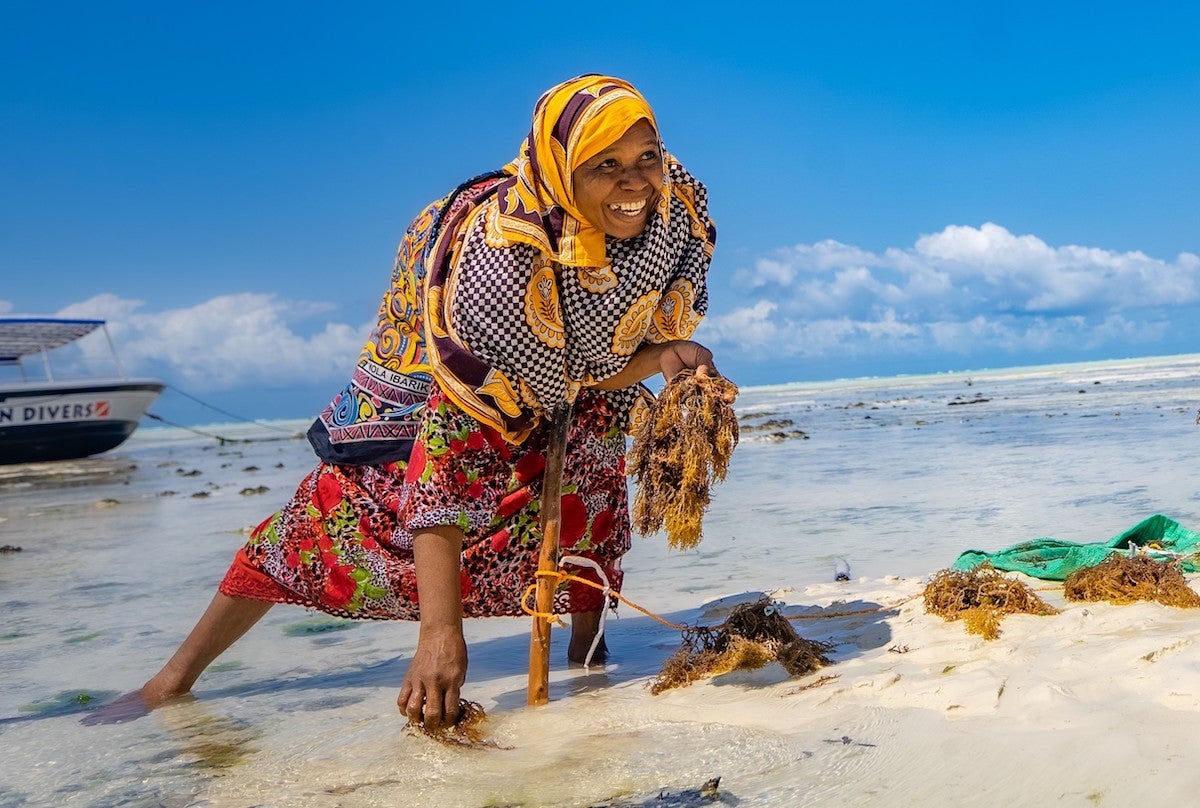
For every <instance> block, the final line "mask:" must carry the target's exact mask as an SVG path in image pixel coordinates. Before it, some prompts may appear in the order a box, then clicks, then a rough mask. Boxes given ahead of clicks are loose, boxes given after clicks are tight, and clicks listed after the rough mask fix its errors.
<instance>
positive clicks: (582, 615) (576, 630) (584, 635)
mask: <svg viewBox="0 0 1200 808" xmlns="http://www.w3.org/2000/svg"><path fill="white" fill-rule="evenodd" d="M599 629H600V612H575V613H574V614H572V615H571V644H570V645H569V646H567V661H568V662H570V663H572V664H573V665H583V664H585V663H586V662H587V655H588V651H590V650H591V649H592V641H593V640H595V639H596V632H597V631H599ZM607 661H608V645H607V644H606V643H605V642H604V637H603V636H602V637H600V642H599V643H597V644H596V651H595V653H593V654H592V660H591V664H592V665H603V664H604V663H605V662H607Z"/></svg>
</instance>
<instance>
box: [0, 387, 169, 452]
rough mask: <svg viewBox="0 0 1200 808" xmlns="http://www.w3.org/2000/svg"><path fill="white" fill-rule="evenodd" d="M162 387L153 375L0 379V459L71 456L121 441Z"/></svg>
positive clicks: (133, 427)
mask: <svg viewBox="0 0 1200 808" xmlns="http://www.w3.org/2000/svg"><path fill="white" fill-rule="evenodd" d="M162 390H163V385H162V384H161V383H160V382H156V381H152V380H133V379H129V380H115V381H111V382H108V381H89V382H86V383H69V382H49V383H39V384H34V385H0V464H11V463H36V462H41V461H47V460H73V459H76V458H80V457H90V456H91V455H94V454H99V453H101V452H107V451H108V450H110V449H114V448H116V447H117V446H120V445H121V444H122V443H124V442H125V439H126V438H128V437H129V436H130V435H132V434H133V431H134V430H135V429H137V426H138V422H139V421H141V418H142V416H143V415H144V414H145V412H146V410H147V409H148V408H149V407H150V405H151V404H153V403H154V401H155V399H157V398H158V395H159V393H161V392H162Z"/></svg>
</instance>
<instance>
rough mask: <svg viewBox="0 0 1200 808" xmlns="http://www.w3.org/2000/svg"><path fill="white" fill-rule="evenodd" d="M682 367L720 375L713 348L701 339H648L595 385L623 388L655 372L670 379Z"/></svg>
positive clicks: (606, 388) (603, 388) (602, 388)
mask: <svg viewBox="0 0 1200 808" xmlns="http://www.w3.org/2000/svg"><path fill="white" fill-rule="evenodd" d="M681 370H695V371H697V372H699V373H707V374H709V375H712V376H715V375H717V368H716V366H715V365H714V364H713V355H712V351H710V350H708V348H705V347H704V346H703V345H701V344H700V343H698V342H692V341H691V340H685V339H681V340H673V341H671V342H664V343H660V344H650V343H646V344H643V345H642V347H641V348H638V350H637V352H636V353H635V354H634V355H633V356H632V357H631V358H630V359H629V364H627V365H626V366H625V367H624V369H623V370H621V371H620V372H619V373H616V374H614V375H612V376H609V377H608V378H607V379H604V380H603V381H601V382H598V383H597V384H596V385H595V386H596V388H597V389H599V390H620V389H621V388H623V387H631V386H633V385H635V384H637V383H638V382H640V381H643V380H645V379H648V378H650V377H651V376H653V375H654V374H655V373H661V374H662V375H663V378H664V379H666V380H667V381H670V380H671V379H672V378H674V377H675V375H676V374H678V373H679V371H681Z"/></svg>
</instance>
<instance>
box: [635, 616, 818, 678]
mask: <svg viewBox="0 0 1200 808" xmlns="http://www.w3.org/2000/svg"><path fill="white" fill-rule="evenodd" d="M832 650H833V646H832V645H831V644H829V643H825V642H821V641H819V640H806V639H804V638H803V637H801V636H800V635H799V634H797V633H796V630H795V629H794V628H793V627H792V624H791V621H789V620H788V619H787V618H786V617H784V616H783V615H782V614H780V612H779V608H778V605H777V604H776V603H775V602H774V601H772V600H771V599H770V598H760V599H759V600H757V601H754V602H753V603H743V604H741V605H739V606H737V607H735V608H734V609H733V611H732V612H730V613H729V617H728V619H727V620H726V621H725V622H724V623H723V624H722V625H720V626H716V627H707V626H695V627H691V628H687V629H685V630H684V632H683V643H682V645H680V647H679V649H678V650H677V651H676V652H675V653H674V654H673V655H672V656H671V657H670V658H668V659H667V661H666V662H664V663H663V667H662V670H661V671H659V673H658V676H656V677H655V678H654V680H653V681H652V682H651V683H650V692H651V693H653V694H655V695H657V694H659V693H661V692H663V691H664V690H670V689H672V688H676V687H684V686H686V685H690V684H691V683H692V682H695V681H696V680H698V679H702V678H704V677H706V676H719V675H721V674H723V673H729V672H730V671H734V670H754V669H756V668H761V667H763V666H764V665H768V664H770V663H772V662H778V663H779V664H780V665H782V666H783V668H784V670H786V671H787V672H788V673H789V674H791V675H792V676H802V675H804V674H806V673H811V672H812V671H815V670H817V669H818V668H822V667H824V666H826V665H829V664H831V662H830V660H829V658H828V657H827V656H826V654H828V653H829V652H830V651H832Z"/></svg>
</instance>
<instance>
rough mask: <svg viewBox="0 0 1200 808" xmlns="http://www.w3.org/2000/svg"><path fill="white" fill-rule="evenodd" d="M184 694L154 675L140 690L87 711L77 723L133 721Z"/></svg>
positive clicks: (89, 724)
mask: <svg viewBox="0 0 1200 808" xmlns="http://www.w3.org/2000/svg"><path fill="white" fill-rule="evenodd" d="M184 695H187V694H186V691H185V692H184V693H179V692H176V691H173V690H171V689H170V688H167V687H164V686H162V684H161V683H159V682H158V677H155V678H154V679H151V680H150V681H149V682H146V684H144V685H142V688H141V689H140V690H131V691H130V692H128V693H126V694H125V695H124V696H121V697H120V698H119V699H117V700H116V701H114V702H111V703H109V704H106V705H104V706H103V707H101V708H100V709H98V710H94V711H92V712H90V713H88V714H87V715H85V716H84V717H83V718H81V719H80V720H79V723H81V724H86V725H87V726H95V725H96V724H123V723H125V722H126V721H133V720H135V719H138V718H141V717H142V716H144V715H149V714H150V711H151V710H153V709H155V708H156V707H161V706H162V705H164V704H166V703H167V702H168V701H171V700H172V699H177V698H179V697H181V696H184Z"/></svg>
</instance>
